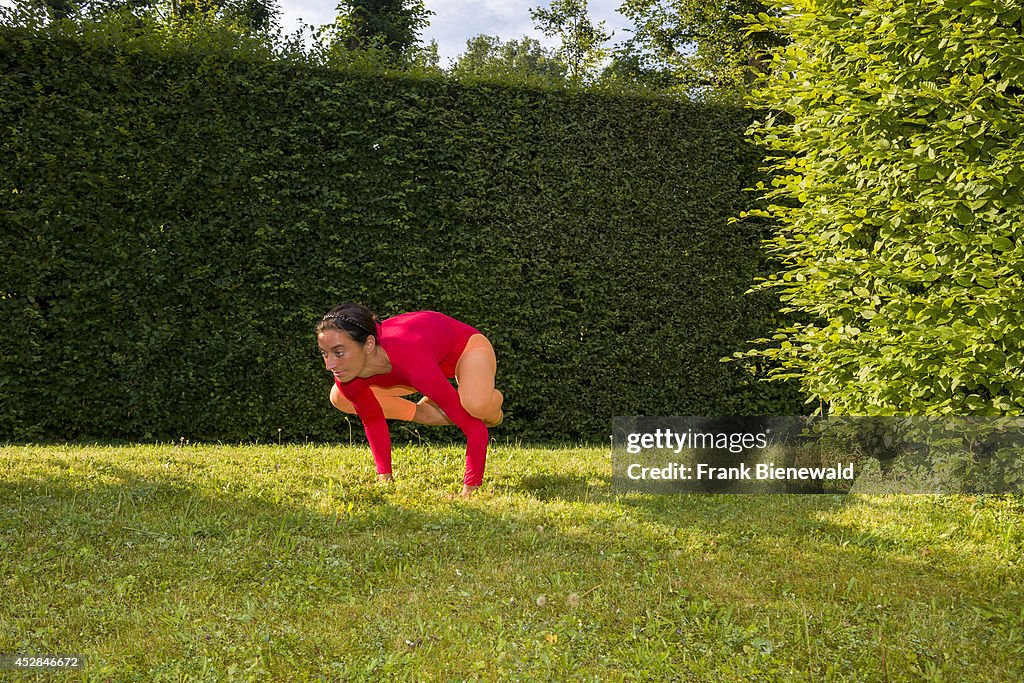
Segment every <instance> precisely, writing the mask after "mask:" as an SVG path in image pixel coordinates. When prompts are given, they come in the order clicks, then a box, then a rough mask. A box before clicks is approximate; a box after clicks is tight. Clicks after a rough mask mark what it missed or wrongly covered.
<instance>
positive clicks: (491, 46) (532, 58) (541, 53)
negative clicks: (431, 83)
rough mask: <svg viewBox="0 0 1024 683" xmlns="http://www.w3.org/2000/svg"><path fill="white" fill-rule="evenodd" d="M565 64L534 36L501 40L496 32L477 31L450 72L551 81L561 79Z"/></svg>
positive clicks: (565, 68)
mask: <svg viewBox="0 0 1024 683" xmlns="http://www.w3.org/2000/svg"><path fill="white" fill-rule="evenodd" d="M567 71H568V69H567V67H566V65H565V64H564V63H563V62H562V61H561V60H560V59H559V58H558V56H557V55H555V54H554V53H553V52H552V51H550V50H547V49H545V48H544V47H543V46H541V44H540V42H539V41H537V40H536V39H534V38H528V37H526V36H524V37H523V38H521V39H518V40H516V39H512V40H507V41H502V40H501V38H499V37H497V36H487V35H478V36H474V37H473V38H470V39H469V40H467V41H466V51H465V52H464V53H463V54H462V55H460V56H459V58H458V59H457V60H456V62H455V64H453V65H452V67H451V69H450V73H451V74H452V75H454V76H457V77H464V76H485V77H494V78H509V77H524V76H526V77H529V76H534V77H537V78H539V79H542V80H546V81H551V82H556V83H557V82H562V81H564V80H565V79H566V76H567Z"/></svg>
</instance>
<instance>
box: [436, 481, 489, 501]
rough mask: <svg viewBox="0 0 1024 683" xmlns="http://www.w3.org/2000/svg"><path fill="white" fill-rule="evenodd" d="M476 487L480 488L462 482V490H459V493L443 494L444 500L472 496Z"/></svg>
mask: <svg viewBox="0 0 1024 683" xmlns="http://www.w3.org/2000/svg"><path fill="white" fill-rule="evenodd" d="M478 488H480V487H479V486H467V485H466V484H463V485H462V491H460V492H459V493H448V494H445V496H444V499H445V500H462V499H466V498H472V497H473V492H474V491H476V490H477V489H478Z"/></svg>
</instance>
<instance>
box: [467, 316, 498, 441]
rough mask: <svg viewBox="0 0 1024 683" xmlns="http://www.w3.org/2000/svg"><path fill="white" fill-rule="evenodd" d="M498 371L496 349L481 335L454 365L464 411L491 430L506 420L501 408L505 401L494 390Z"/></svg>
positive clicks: (474, 338) (474, 339)
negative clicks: (481, 421) (478, 419)
mask: <svg viewBox="0 0 1024 683" xmlns="http://www.w3.org/2000/svg"><path fill="white" fill-rule="evenodd" d="M497 369H498V361H497V358H496V357H495V355H494V347H492V346H491V342H489V341H488V340H487V337H485V336H484V335H482V334H474V335H473V336H472V337H470V338H469V343H468V344H466V348H465V350H464V351H463V352H462V356H461V357H460V358H459V362H458V363H457V364H456V365H455V381H456V382H458V385H459V399H460V400H461V402H462V407H463V408H465V409H466V412H467V413H469V414H470V415H472V416H473V417H478V418H480V419H481V420H483V421H484V423H485V424H486V425H487V426H488V427H494V426H496V425H498V424H500V423H501V420H502V419H503V417H504V414H503V413H502V411H501V404H502V402H503V401H504V400H505V397H504V396H503V395H502V393H501V392H500V391H498V390H497V389H495V388H494V375H495V373H496V372H497Z"/></svg>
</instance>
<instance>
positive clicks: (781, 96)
mask: <svg viewBox="0 0 1024 683" xmlns="http://www.w3.org/2000/svg"><path fill="white" fill-rule="evenodd" d="M784 4H785V3H783V2H778V3H776V7H777V8H778V9H779V10H780V11H781V10H782V8H783V7H784ZM1022 15H1024V8H1022V7H1021V5H1020V3H1018V2H1010V1H1009V0H975V1H973V2H972V1H970V0H940V1H935V0H928V1H925V0H914V1H910V2H907V1H905V0H899V1H897V0H817V2H813V3H812V2H809V1H804V2H800V3H798V4H797V5H796V6H795V7H793V8H792V9H791V10H790V11H789V12H787V13H786V14H785V15H784V16H782V17H781V18H780V19H778V20H774V21H773V20H772V19H771V17H769V16H768V15H761V17H760V20H761V23H762V25H763V27H764V30H770V31H772V32H775V31H782V32H785V33H786V34H788V35H789V36H791V37H792V39H793V44H792V45H790V46H788V47H786V48H784V49H781V50H779V51H777V52H776V53H775V55H774V59H773V62H772V69H771V75H770V76H769V77H767V78H766V80H765V81H764V82H763V83H762V84H761V86H760V88H759V90H758V92H757V97H756V100H755V102H756V103H757V104H758V105H759V106H761V107H764V108H765V109H766V110H768V111H769V113H768V114H766V115H765V117H764V118H763V119H762V120H761V121H760V123H759V124H758V125H757V126H755V127H754V129H753V133H754V134H755V136H756V139H757V140H758V141H759V142H760V143H762V144H764V145H766V146H768V147H769V148H770V149H771V150H773V152H774V154H775V156H774V157H773V159H774V162H773V170H774V180H773V181H772V183H771V185H770V186H764V185H762V186H761V189H762V190H763V191H764V193H765V196H766V198H767V200H768V201H769V202H770V208H769V209H768V211H767V212H766V213H765V214H764V215H768V216H771V217H772V218H774V219H776V220H777V221H778V222H779V226H780V227H779V231H778V233H777V235H776V236H775V237H774V238H773V239H772V240H771V242H770V246H771V248H772V250H773V252H774V254H775V255H776V257H777V258H778V261H779V264H780V270H779V272H778V273H777V274H776V275H774V276H772V277H771V278H770V279H769V280H768V281H767V282H765V283H764V286H765V287H768V288H771V289H774V290H775V291H777V292H778V293H779V294H780V296H781V298H782V300H783V301H784V303H785V304H786V305H787V306H788V308H789V309H791V310H793V311H795V312H799V313H800V314H802V315H804V316H805V317H806V321H805V322H802V323H800V324H796V325H793V326H790V327H787V328H785V329H782V330H780V331H779V333H778V334H777V335H776V336H775V338H774V340H772V341H773V343H772V345H770V346H769V347H768V348H762V349H760V350H759V351H757V352H755V355H759V356H761V357H767V358H770V359H773V360H775V361H779V362H781V363H782V369H781V370H780V371H779V372H778V373H777V376H778V377H795V378H798V379H799V380H800V382H801V383H802V385H803V387H804V389H805V391H806V392H807V393H808V394H809V395H811V396H813V397H815V398H819V399H820V400H821V401H823V402H825V403H826V404H828V405H829V406H830V407H831V410H832V411H833V412H836V413H842V414H985V415H990V414H1020V413H1021V412H1022V410H1024V363H1022V362H1021V360H1022V358H1024V193H1022V189H1021V188H1022V181H1024V145H1022V144H1021V141H1022V140H1024V134H1022V133H1024V131H1022V123H1024V32H1022Z"/></svg>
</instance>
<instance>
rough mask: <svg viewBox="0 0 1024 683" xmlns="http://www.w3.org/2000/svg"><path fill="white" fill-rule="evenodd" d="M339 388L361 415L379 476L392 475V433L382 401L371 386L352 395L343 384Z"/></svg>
mask: <svg viewBox="0 0 1024 683" xmlns="http://www.w3.org/2000/svg"><path fill="white" fill-rule="evenodd" d="M338 388H339V389H341V393H343V394H344V395H345V397H346V398H348V400H350V401H352V403H353V405H355V407H356V414H357V415H359V419H360V420H361V421H362V423H363V429H365V430H366V440H367V441H368V442H370V452H371V453H373V461H374V462H375V463H376V464H377V474H391V432H390V431H389V430H388V421H387V420H386V419H385V418H384V410H383V409H382V408H381V407H380V401H378V400H377V397H376V396H374V395H373V391H372V390H371V389H370V387H369V385H367V386H365V387H363V389H362V390H361V391H354V392H352V393H351V394H350V393H347V392H346V391H345V389H343V388H342V385H341V384H339V385H338Z"/></svg>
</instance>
